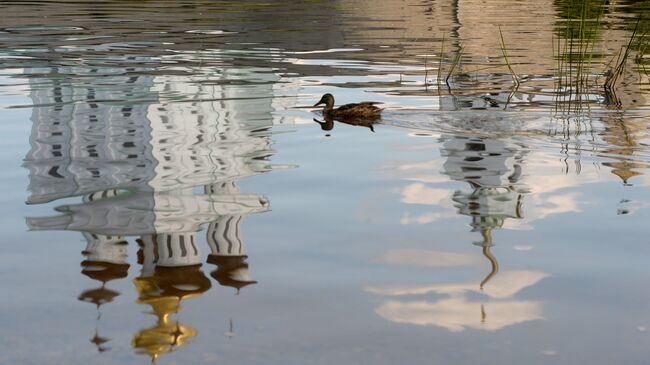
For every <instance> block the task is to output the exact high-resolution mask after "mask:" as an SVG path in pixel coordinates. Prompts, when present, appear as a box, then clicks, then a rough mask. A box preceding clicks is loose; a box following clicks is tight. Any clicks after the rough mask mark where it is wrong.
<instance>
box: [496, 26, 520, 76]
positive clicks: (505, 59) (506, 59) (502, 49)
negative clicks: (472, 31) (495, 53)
mask: <svg viewBox="0 0 650 365" xmlns="http://www.w3.org/2000/svg"><path fill="white" fill-rule="evenodd" d="M499 36H500V37H501V53H502V54H503V59H504V61H505V62H506V66H508V70H509V71H510V76H511V77H512V83H513V84H514V85H515V88H519V75H517V73H516V72H515V70H513V69H512V66H511V65H510V61H509V60H508V50H507V49H506V42H505V40H504V39H503V32H502V31H501V26H500V25H499Z"/></svg>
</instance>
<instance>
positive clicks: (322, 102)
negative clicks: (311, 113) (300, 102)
mask: <svg viewBox="0 0 650 365" xmlns="http://www.w3.org/2000/svg"><path fill="white" fill-rule="evenodd" d="M321 104H325V102H324V101H322V100H321V101H319V102H318V103H316V104H314V106H319V105H321Z"/></svg>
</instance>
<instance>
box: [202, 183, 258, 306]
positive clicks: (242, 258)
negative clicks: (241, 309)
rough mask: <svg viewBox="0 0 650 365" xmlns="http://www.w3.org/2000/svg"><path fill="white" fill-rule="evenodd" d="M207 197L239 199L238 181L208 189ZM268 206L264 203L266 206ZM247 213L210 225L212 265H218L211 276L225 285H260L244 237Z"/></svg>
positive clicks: (219, 218) (237, 287)
mask: <svg viewBox="0 0 650 365" xmlns="http://www.w3.org/2000/svg"><path fill="white" fill-rule="evenodd" d="M205 192H206V194H210V195H221V194H223V195H230V196H238V195H239V188H238V187H237V186H236V184H235V182H234V181H227V182H223V183H219V184H211V185H206V186H205ZM264 205H266V204H262V206H264ZM242 219H243V214H233V215H222V216H219V217H218V218H217V219H216V220H215V221H213V222H211V223H210V225H209V226H208V232H207V242H208V246H210V255H209V256H208V263H210V264H213V265H216V266H217V269H216V270H215V271H213V272H211V273H210V275H211V276H212V277H213V278H214V279H215V280H216V281H217V282H218V283H219V284H220V285H222V286H229V287H233V288H235V289H237V294H239V291H240V289H241V288H243V287H245V286H248V285H251V284H256V283H257V281H255V280H254V279H253V278H252V276H251V274H250V271H249V270H248V263H247V262H246V259H247V258H248V255H246V252H245V249H244V242H243V241H242V238H241V232H240V224H241V221H242Z"/></svg>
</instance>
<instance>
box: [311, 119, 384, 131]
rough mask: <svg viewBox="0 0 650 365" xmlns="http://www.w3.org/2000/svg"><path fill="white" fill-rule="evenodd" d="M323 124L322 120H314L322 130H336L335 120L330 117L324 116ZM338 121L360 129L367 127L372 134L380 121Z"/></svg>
mask: <svg viewBox="0 0 650 365" xmlns="http://www.w3.org/2000/svg"><path fill="white" fill-rule="evenodd" d="M323 120H324V121H323V122H321V121H320V120H318V119H316V118H314V122H316V123H318V124H319V125H320V129H322V130H324V131H331V130H332V129H334V118H333V117H332V116H329V115H324V116H323ZM336 121H338V122H341V123H345V124H348V125H354V126H358V127H366V128H368V129H370V131H371V132H374V131H375V127H374V125H375V124H376V123H377V122H378V121H379V119H377V118H360V117H356V118H345V119H336Z"/></svg>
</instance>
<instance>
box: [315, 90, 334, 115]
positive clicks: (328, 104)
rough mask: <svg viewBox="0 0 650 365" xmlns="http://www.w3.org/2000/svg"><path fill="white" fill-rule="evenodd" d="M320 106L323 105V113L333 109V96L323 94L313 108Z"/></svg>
mask: <svg viewBox="0 0 650 365" xmlns="http://www.w3.org/2000/svg"><path fill="white" fill-rule="evenodd" d="M321 104H325V107H324V108H323V111H329V110H332V109H333V108H334V96H332V94H325V95H323V97H321V98H320V101H319V102H318V103H316V104H314V106H319V105H321Z"/></svg>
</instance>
